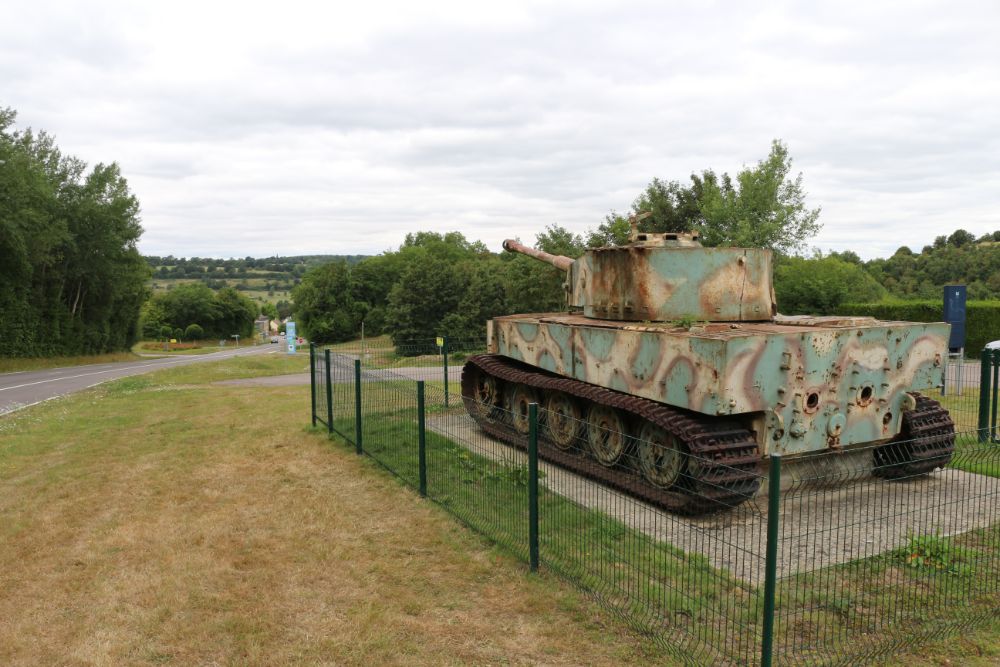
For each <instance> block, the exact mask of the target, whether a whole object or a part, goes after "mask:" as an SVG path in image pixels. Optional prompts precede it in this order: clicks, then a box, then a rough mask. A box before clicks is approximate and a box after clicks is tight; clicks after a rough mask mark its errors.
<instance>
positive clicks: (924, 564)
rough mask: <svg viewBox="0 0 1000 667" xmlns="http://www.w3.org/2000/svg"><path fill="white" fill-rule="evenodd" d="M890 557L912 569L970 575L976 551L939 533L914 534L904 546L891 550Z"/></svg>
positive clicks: (961, 575) (960, 575)
mask: <svg viewBox="0 0 1000 667" xmlns="http://www.w3.org/2000/svg"><path fill="white" fill-rule="evenodd" d="M891 558H893V559H894V560H896V561H898V562H900V563H901V564H903V565H905V566H906V567H908V568H911V569H914V570H923V571H930V572H944V573H947V574H951V575H955V576H959V577H971V576H972V575H973V573H974V571H975V570H974V568H973V567H972V563H973V562H974V561H975V558H976V552H975V551H974V550H972V549H968V548H965V547H960V546H958V545H956V544H953V543H952V541H951V540H949V539H948V538H944V537H941V536H939V535H914V536H911V537H910V540H909V543H908V544H907V545H906V546H904V547H900V548H899V549H896V550H895V551H893V552H892V554H891Z"/></svg>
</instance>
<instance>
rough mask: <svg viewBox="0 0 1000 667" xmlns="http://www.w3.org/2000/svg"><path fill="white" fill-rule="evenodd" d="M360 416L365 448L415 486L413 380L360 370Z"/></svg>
mask: <svg viewBox="0 0 1000 667" xmlns="http://www.w3.org/2000/svg"><path fill="white" fill-rule="evenodd" d="M361 417H362V421H361V424H362V434H363V438H362V440H363V442H364V452H365V453H366V454H368V456H370V457H371V458H373V459H375V460H376V461H377V462H378V463H380V464H381V465H382V466H384V467H385V468H386V469H387V470H389V471H390V472H392V473H393V474H394V475H396V476H397V477H399V478H400V479H402V480H403V481H404V482H406V483H407V484H409V485H410V486H414V487H416V486H417V483H418V481H419V480H418V473H419V468H418V458H417V445H418V436H419V433H418V430H417V386H416V383H415V382H414V381H413V380H410V379H409V378H407V377H405V376H401V375H397V374H395V373H392V372H391V371H388V370H363V371H361Z"/></svg>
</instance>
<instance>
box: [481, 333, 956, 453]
mask: <svg viewBox="0 0 1000 667" xmlns="http://www.w3.org/2000/svg"><path fill="white" fill-rule="evenodd" d="M489 330H490V332H491V333H490V351H491V352H495V353H498V354H502V355H504V356H508V357H511V358H514V359H518V360H521V361H524V362H526V363H529V364H532V365H536V366H540V367H542V368H545V369H546V370H549V371H552V372H555V373H559V374H561V375H566V376H569V377H574V378H576V379H578V380H582V381H584V382H589V383H592V384H596V385H600V386H604V387H609V388H612V389H616V390H618V391H623V392H627V393H630V394H634V395H637V396H642V397H644V398H648V399H651V400H654V401H660V402H663V403H667V404H670V405H674V406H677V407H681V408H686V409H688V410H693V411H695V412H700V413H703V414H706V415H726V416H733V417H736V418H738V419H739V420H740V421H742V422H744V423H745V424H746V425H747V426H748V427H750V428H752V429H753V430H754V431H755V432H756V433H757V437H758V442H759V443H760V445H761V450H762V453H764V454H768V453H770V452H772V451H780V452H783V453H787V454H799V453H804V452H813V451H821V450H825V449H831V448H832V449H837V448H841V447H849V446H851V445H860V444H870V443H872V442H879V441H884V440H887V439H889V438H892V437H893V436H895V435H897V434H898V433H899V430H900V425H901V421H900V415H901V414H902V412H903V411H904V410H905V409H907V407H908V405H907V402H908V401H909V400H911V399H910V398H909V397H908V395H907V393H906V392H908V391H926V390H928V389H931V388H933V387H936V386H939V385H940V384H941V382H942V380H943V372H944V371H943V363H942V355H943V354H944V351H945V350H946V349H947V340H948V333H949V327H948V325H947V324H944V323H926V324H925V323H909V322H880V321H876V320H874V319H872V318H838V317H826V318H823V317H817V318H792V317H789V318H783V317H780V316H779V317H777V318H775V319H774V321H772V322H760V323H756V322H755V323H731V324H711V323H710V324H705V325H704V326H696V327H692V328H691V329H683V328H679V327H673V326H672V325H669V324H655V323H650V324H635V323H633V322H625V321H623V322H609V321H601V320H595V319H591V318H586V317H582V316H580V315H574V314H550V315H549V314H546V315H512V316H508V317H499V318H496V319H494V320H493V321H492V322H491V326H490V328H489ZM866 388H868V389H866ZM869 391H870V396H869V395H868V392H869ZM810 397H812V399H810Z"/></svg>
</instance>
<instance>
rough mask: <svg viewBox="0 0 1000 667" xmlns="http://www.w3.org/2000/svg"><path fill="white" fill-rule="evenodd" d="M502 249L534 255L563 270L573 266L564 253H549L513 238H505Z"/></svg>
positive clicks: (529, 255)
mask: <svg viewBox="0 0 1000 667" xmlns="http://www.w3.org/2000/svg"><path fill="white" fill-rule="evenodd" d="M503 249H504V250H506V251H508V252H519V253H521V254H522V255H527V256H528V257H534V258H535V259H537V260H539V261H541V262H547V263H549V264H551V265H552V266H554V267H556V268H557V269H562V270H563V271H569V269H570V267H571V266H573V260H572V259H571V258H569V257H566V256H565V255H550V254H549V253H547V252H545V251H543V250H535V249H534V248H529V247H528V246H526V245H524V244H522V243H518V242H517V241H515V240H514V239H507V240H506V241H504V242H503Z"/></svg>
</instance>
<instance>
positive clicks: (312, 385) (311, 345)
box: [309, 341, 316, 427]
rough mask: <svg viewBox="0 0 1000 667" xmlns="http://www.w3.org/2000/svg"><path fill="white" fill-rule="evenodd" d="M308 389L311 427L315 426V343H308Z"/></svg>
mask: <svg viewBox="0 0 1000 667" xmlns="http://www.w3.org/2000/svg"><path fill="white" fill-rule="evenodd" d="M309 389H310V395H311V396H312V407H311V408H310V409H309V412H310V413H311V415H312V425H313V426H314V427H315V426H316V343H314V342H312V341H309Z"/></svg>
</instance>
